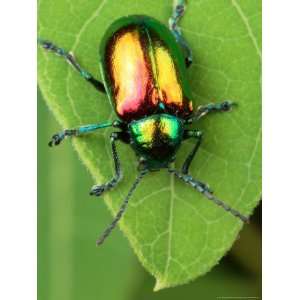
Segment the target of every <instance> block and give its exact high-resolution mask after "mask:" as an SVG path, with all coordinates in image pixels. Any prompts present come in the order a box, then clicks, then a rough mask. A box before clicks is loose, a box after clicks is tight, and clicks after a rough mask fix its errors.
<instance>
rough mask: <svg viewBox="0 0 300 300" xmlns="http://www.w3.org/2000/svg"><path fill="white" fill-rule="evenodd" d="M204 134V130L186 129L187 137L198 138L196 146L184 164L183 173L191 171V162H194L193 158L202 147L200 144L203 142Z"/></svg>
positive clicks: (185, 136)
mask: <svg viewBox="0 0 300 300" xmlns="http://www.w3.org/2000/svg"><path fill="white" fill-rule="evenodd" d="M202 135H203V134H202V132H201V131H199V130H185V131H184V138H185V139H188V138H191V137H193V138H196V139H197V143H196V145H195V146H194V148H193V150H192V151H191V152H190V154H189V155H188V157H187V158H186V159H185V161H184V163H183V165H182V168H181V172H182V173H183V174H188V172H189V167H190V165H191V162H192V160H193V158H194V157H195V155H196V153H197V151H198V149H199V147H200V144H201V142H202Z"/></svg>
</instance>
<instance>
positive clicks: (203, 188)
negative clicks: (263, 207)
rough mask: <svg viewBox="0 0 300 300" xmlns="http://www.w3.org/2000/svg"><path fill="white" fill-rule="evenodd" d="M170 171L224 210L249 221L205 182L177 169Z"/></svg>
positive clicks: (244, 220)
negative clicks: (217, 195)
mask: <svg viewBox="0 0 300 300" xmlns="http://www.w3.org/2000/svg"><path fill="white" fill-rule="evenodd" d="M168 171H169V173H171V174H172V173H173V174H175V176H176V177H178V178H179V179H181V180H183V181H184V182H185V183H187V184H189V185H190V186H192V187H193V188H194V189H196V190H197V191H198V192H200V193H201V194H203V195H204V196H205V197H206V198H207V199H208V200H211V201H212V202H214V203H215V204H217V205H218V206H220V207H222V208H223V209H224V210H226V211H227V212H229V213H231V214H232V215H233V216H235V217H237V218H239V219H240V220H242V221H243V222H245V223H247V222H249V219H248V217H246V216H244V215H242V214H241V213H240V212H239V211H237V210H235V209H234V208H231V207H230V206H229V205H227V204H226V203H224V202H223V201H222V200H220V199H218V198H217V197H215V196H214V195H213V194H212V192H211V190H210V189H209V187H208V186H207V185H206V184H204V183H203V182H200V181H198V180H195V179H194V178H193V177H192V176H190V175H187V174H182V173H179V172H178V171H177V170H175V169H168Z"/></svg>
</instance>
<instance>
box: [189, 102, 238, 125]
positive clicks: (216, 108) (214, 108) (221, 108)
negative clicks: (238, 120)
mask: <svg viewBox="0 0 300 300" xmlns="http://www.w3.org/2000/svg"><path fill="white" fill-rule="evenodd" d="M234 105H237V104H236V103H235V102H232V101H224V102H221V103H210V104H207V105H203V106H199V107H198V108H197V109H196V111H195V112H194V113H193V115H192V116H191V117H190V118H189V119H187V121H186V123H188V124H190V123H193V122H195V121H197V120H199V119H201V118H202V117H204V116H206V115H207V114H208V113H211V112H227V111H231V109H232V107H233V106H234Z"/></svg>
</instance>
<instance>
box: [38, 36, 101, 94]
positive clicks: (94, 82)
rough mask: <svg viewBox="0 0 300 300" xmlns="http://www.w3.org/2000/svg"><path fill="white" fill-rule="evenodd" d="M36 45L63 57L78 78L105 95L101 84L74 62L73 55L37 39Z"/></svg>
mask: <svg viewBox="0 0 300 300" xmlns="http://www.w3.org/2000/svg"><path fill="white" fill-rule="evenodd" d="M38 44H39V45H40V46H41V47H42V48H44V49H45V50H47V51H50V52H53V53H55V54H56V55H58V56H61V57H63V58H64V59H65V60H66V61H67V62H68V63H69V64H70V65H71V66H73V67H74V69H75V70H76V71H78V72H79V74H80V76H81V77H83V78H84V79H85V80H86V81H88V82H89V83H91V84H92V85H93V86H94V87H95V88H96V89H97V90H98V91H100V92H102V93H105V88H104V85H103V83H102V82H100V81H99V80H97V79H95V78H94V76H93V75H92V74H90V73H89V72H88V71H86V70H84V69H83V68H82V67H81V66H80V64H79V63H78V62H77V61H76V59H75V57H74V55H73V54H72V53H71V52H67V51H66V50H64V49H63V48H60V47H58V46H56V45H55V44H53V43H52V42H50V41H47V40H43V39H38Z"/></svg>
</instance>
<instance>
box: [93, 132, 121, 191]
mask: <svg viewBox="0 0 300 300" xmlns="http://www.w3.org/2000/svg"><path fill="white" fill-rule="evenodd" d="M119 134H120V133H118V132H113V133H112V134H111V136H110V142H111V150H112V155H113V160H114V164H115V176H114V177H113V178H112V179H111V180H110V181H108V182H107V183H105V184H102V185H94V186H93V187H92V189H91V191H90V195H91V196H101V195H102V194H103V193H104V192H105V191H108V190H110V189H112V188H114V187H115V186H116V185H117V184H118V182H119V181H120V180H121V178H122V171H121V165H120V159H119V156H118V152H117V148H116V141H117V140H119V139H120V136H119Z"/></svg>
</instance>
